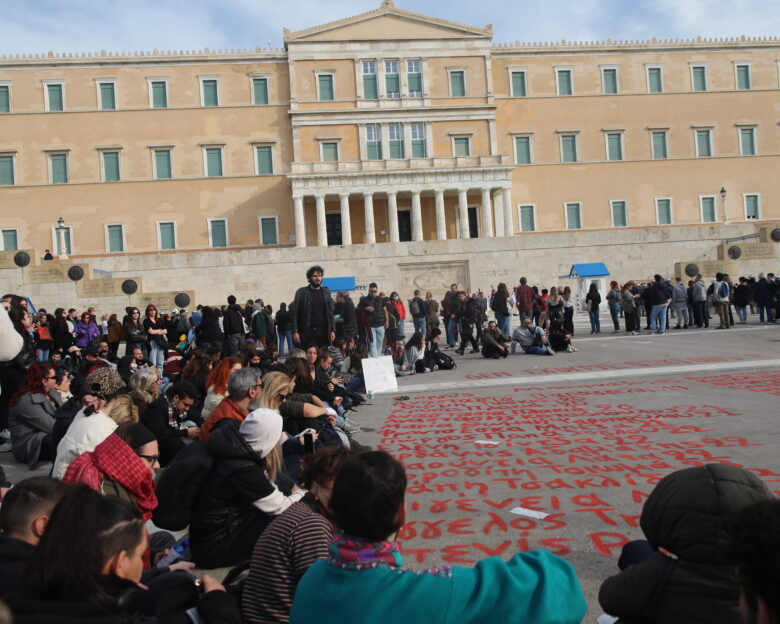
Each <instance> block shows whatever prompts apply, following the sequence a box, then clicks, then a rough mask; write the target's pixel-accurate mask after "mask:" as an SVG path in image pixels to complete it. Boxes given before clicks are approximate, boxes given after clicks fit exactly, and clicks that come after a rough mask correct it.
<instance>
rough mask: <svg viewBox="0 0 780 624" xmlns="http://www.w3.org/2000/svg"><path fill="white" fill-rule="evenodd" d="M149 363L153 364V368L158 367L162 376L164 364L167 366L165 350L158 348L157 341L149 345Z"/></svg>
mask: <svg viewBox="0 0 780 624" xmlns="http://www.w3.org/2000/svg"><path fill="white" fill-rule="evenodd" d="M149 361H150V362H151V363H152V366H156V367H157V370H158V371H160V375H162V372H163V364H165V349H161V348H160V347H158V346H157V343H156V342H155V341H152V342H150V343H149Z"/></svg>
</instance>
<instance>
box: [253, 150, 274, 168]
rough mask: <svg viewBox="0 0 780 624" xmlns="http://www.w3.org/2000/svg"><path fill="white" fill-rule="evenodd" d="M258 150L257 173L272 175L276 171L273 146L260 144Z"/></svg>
mask: <svg viewBox="0 0 780 624" xmlns="http://www.w3.org/2000/svg"><path fill="white" fill-rule="evenodd" d="M256 152H257V174H258V175H272V174H273V172H274V158H273V148H272V147H271V146H270V145H258V146H257V148H256Z"/></svg>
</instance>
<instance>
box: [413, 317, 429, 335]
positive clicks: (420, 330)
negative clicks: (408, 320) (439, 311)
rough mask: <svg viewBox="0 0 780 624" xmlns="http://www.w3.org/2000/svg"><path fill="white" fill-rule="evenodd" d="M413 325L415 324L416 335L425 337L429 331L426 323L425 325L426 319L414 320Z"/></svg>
mask: <svg viewBox="0 0 780 624" xmlns="http://www.w3.org/2000/svg"><path fill="white" fill-rule="evenodd" d="M412 323H413V324H414V333H415V334H422V335H423V336H425V333H426V331H427V327H426V323H425V317H424V316H423V317H421V318H416V319H412Z"/></svg>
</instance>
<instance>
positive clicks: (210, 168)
mask: <svg viewBox="0 0 780 624" xmlns="http://www.w3.org/2000/svg"><path fill="white" fill-rule="evenodd" d="M206 175H207V176H208V177H209V178H218V177H221V176H222V148H221V147H210V148H208V149H207V150H206Z"/></svg>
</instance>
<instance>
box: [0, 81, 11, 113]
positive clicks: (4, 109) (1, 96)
mask: <svg viewBox="0 0 780 624" xmlns="http://www.w3.org/2000/svg"><path fill="white" fill-rule="evenodd" d="M10 112H11V91H10V88H9V86H8V85H0V113H10Z"/></svg>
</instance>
